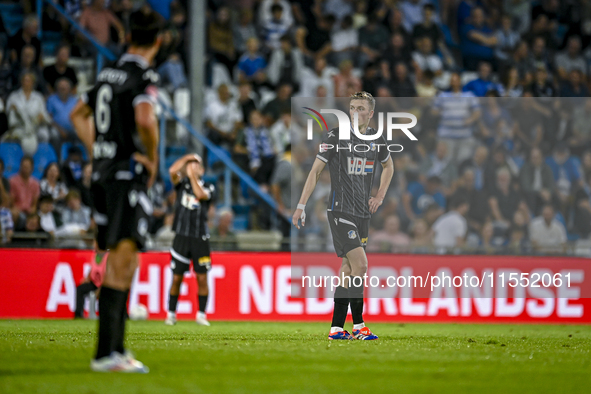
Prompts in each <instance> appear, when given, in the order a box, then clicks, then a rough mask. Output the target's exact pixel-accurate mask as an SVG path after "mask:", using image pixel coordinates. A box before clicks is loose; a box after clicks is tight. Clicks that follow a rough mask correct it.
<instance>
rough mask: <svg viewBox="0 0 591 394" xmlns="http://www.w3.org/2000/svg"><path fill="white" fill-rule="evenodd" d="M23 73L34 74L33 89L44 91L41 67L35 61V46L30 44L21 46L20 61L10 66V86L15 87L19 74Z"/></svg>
mask: <svg viewBox="0 0 591 394" xmlns="http://www.w3.org/2000/svg"><path fill="white" fill-rule="evenodd" d="M24 73H31V74H34V75H35V81H36V84H35V90H37V91H39V92H42V93H45V83H44V82H43V75H42V72H41V69H40V68H39V67H38V66H37V63H35V47H34V46H32V45H25V46H24V47H23V49H22V51H21V58H20V61H19V62H17V63H15V64H14V65H13V67H12V86H14V87H16V86H19V85H20V80H21V76H22V75H23V74H24Z"/></svg>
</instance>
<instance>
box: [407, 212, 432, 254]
mask: <svg viewBox="0 0 591 394" xmlns="http://www.w3.org/2000/svg"><path fill="white" fill-rule="evenodd" d="M410 232H411V234H412V239H411V241H410V253H431V252H432V250H431V248H432V246H433V231H431V229H429V225H428V224H427V221H426V220H425V219H417V220H415V221H414V222H413V223H412V224H411V226H410Z"/></svg>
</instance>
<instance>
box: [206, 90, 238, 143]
mask: <svg viewBox="0 0 591 394" xmlns="http://www.w3.org/2000/svg"><path fill="white" fill-rule="evenodd" d="M242 120H243V118H242V111H240V108H239V107H238V103H237V102H236V100H234V99H232V98H231V96H230V91H229V90H228V86H226V85H224V84H222V85H220V86H219V87H218V99H217V100H213V101H211V102H209V103H208V105H207V107H206V108H205V121H206V122H205V125H206V126H207V128H208V130H209V133H208V138H209V139H210V140H211V141H212V142H213V143H214V144H216V145H223V146H226V147H227V146H231V145H233V142H234V139H235V138H236V133H237V132H238V128H239V127H240V125H241V123H242Z"/></svg>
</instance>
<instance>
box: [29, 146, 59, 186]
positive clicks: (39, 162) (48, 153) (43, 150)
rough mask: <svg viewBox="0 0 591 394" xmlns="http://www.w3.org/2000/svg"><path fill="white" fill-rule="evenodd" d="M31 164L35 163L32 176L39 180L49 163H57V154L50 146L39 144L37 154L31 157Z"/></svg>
mask: <svg viewBox="0 0 591 394" xmlns="http://www.w3.org/2000/svg"><path fill="white" fill-rule="evenodd" d="M33 162H34V163H35V168H34V169H33V176H34V177H35V178H37V179H41V178H42V177H43V172H44V171H45V167H47V165H48V164H49V163H57V154H56V153H55V150H54V149H53V147H52V146H51V145H50V144H48V143H41V144H39V146H38V147H37V152H35V155H34V156H33Z"/></svg>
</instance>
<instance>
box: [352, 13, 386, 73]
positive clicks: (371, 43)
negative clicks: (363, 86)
mask: <svg viewBox="0 0 591 394" xmlns="http://www.w3.org/2000/svg"><path fill="white" fill-rule="evenodd" d="M387 46H388V30H386V28H385V27H384V26H383V25H382V24H381V23H379V21H378V17H377V15H375V14H372V15H370V16H369V19H368V21H367V25H365V26H363V27H362V28H361V29H359V50H360V51H361V55H360V58H359V63H358V64H356V66H358V67H360V68H363V66H365V63H367V62H375V61H376V60H378V58H379V57H380V56H381V55H382V54H383V53H384V51H385V50H386V47H387Z"/></svg>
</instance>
